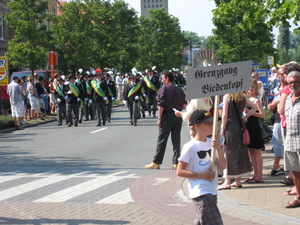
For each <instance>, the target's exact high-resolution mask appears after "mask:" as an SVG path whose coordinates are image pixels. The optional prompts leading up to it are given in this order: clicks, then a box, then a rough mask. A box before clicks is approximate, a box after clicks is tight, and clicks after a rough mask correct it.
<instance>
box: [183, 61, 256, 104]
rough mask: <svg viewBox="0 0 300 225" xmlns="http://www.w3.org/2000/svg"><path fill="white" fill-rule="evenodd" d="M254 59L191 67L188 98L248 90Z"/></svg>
mask: <svg viewBox="0 0 300 225" xmlns="http://www.w3.org/2000/svg"><path fill="white" fill-rule="evenodd" d="M251 69H252V61H244V62H237V63H228V64H223V65H216V66H209V67H201V68H190V69H188V70H187V81H186V99H195V98H204V97H210V96H215V95H224V94H228V93H235V92H241V91H247V90H248V89H249V86H250V79H251Z"/></svg>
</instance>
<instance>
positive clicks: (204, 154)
mask: <svg viewBox="0 0 300 225" xmlns="http://www.w3.org/2000/svg"><path fill="white" fill-rule="evenodd" d="M207 153H208V154H209V157H211V149H209V150H208V151H201V150H200V151H198V152H197V155H198V157H199V158H200V159H204V158H205V157H206V154H207Z"/></svg>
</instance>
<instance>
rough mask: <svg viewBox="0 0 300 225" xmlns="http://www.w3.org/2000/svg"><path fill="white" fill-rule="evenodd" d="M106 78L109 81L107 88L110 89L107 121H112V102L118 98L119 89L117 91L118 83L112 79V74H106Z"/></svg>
mask: <svg viewBox="0 0 300 225" xmlns="http://www.w3.org/2000/svg"><path fill="white" fill-rule="evenodd" d="M105 80H106V83H107V90H108V97H107V98H108V103H106V113H107V122H110V119H111V109H112V103H113V101H114V100H115V98H116V95H117V91H116V83H115V82H114V81H112V80H111V76H110V75H109V73H107V74H106V75H105Z"/></svg>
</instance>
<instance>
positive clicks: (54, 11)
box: [52, 7, 56, 16]
mask: <svg viewBox="0 0 300 225" xmlns="http://www.w3.org/2000/svg"><path fill="white" fill-rule="evenodd" d="M52 14H53V16H56V9H55V7H53V8H52Z"/></svg>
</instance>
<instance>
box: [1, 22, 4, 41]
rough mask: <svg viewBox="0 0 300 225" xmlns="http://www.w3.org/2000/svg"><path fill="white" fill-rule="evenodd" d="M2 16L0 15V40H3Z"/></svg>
mask: <svg viewBox="0 0 300 225" xmlns="http://www.w3.org/2000/svg"><path fill="white" fill-rule="evenodd" d="M3 27H4V26H3V17H0V40H1V41H2V40H4V29H3Z"/></svg>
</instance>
